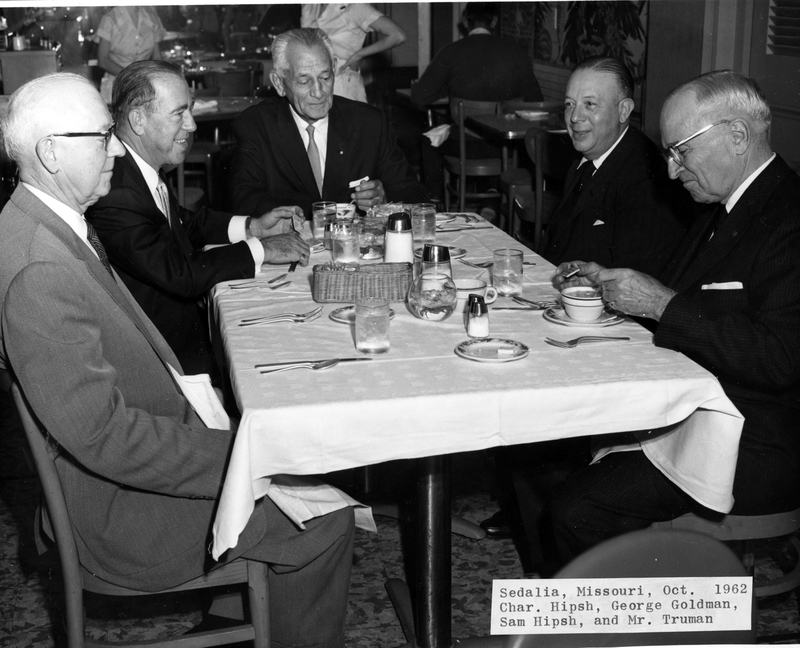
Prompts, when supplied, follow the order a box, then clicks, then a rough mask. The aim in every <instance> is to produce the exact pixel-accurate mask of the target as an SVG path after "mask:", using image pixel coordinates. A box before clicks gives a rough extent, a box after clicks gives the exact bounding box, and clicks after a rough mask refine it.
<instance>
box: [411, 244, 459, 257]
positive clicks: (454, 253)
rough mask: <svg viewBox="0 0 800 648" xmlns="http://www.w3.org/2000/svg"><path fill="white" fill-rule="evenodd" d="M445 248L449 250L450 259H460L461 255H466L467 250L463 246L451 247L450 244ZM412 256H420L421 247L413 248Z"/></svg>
mask: <svg viewBox="0 0 800 648" xmlns="http://www.w3.org/2000/svg"><path fill="white" fill-rule="evenodd" d="M447 249H448V250H450V259H451V260H452V259H460V258H461V257H464V256H467V251H466V250H465V249H464V248H457V247H453V246H452V245H448V246H447ZM414 256H415V257H417V258H422V248H417V249H416V250H414Z"/></svg>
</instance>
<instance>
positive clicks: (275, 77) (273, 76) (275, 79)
mask: <svg viewBox="0 0 800 648" xmlns="http://www.w3.org/2000/svg"><path fill="white" fill-rule="evenodd" d="M269 80H270V81H272V87H273V88H275V92H277V93H278V95H280V96H281V97H285V96H286V90H284V89H283V77H282V76H281V75H280V74H278V73H277V72H276V71H275V70H271V71H270V73H269Z"/></svg>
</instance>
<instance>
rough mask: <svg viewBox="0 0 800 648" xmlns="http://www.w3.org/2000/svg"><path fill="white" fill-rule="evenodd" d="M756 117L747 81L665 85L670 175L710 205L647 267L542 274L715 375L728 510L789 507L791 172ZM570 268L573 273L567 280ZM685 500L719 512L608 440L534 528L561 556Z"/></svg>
mask: <svg viewBox="0 0 800 648" xmlns="http://www.w3.org/2000/svg"><path fill="white" fill-rule="evenodd" d="M770 123H771V116H770V108H769V105H768V104H767V102H766V99H765V98H764V95H763V94H762V93H761V90H760V89H759V87H758V85H757V84H756V83H755V81H753V80H752V79H748V78H746V77H744V76H742V75H740V74H736V73H735V72H731V71H730V70H722V71H717V72H709V73H707V74H703V75H701V76H699V77H697V78H695V79H692V80H690V81H687V82H686V83H684V84H683V85H681V86H679V87H678V88H676V89H675V90H673V91H672V92H671V93H670V94H669V95H668V96H667V99H666V102H665V103H664V107H663V108H662V110H661V139H662V142H663V146H664V147H665V149H664V153H665V155H666V157H667V164H668V166H669V174H670V177H671V178H673V179H676V180H679V181H680V182H681V184H682V185H683V187H684V188H685V189H686V190H687V192H688V193H689V194H690V195H691V197H692V198H693V199H694V201H695V202H697V203H703V204H707V205H712V206H713V207H711V208H708V209H707V210H706V212H705V213H704V214H703V215H701V216H700V217H698V219H697V220H696V222H695V223H694V224H693V225H692V227H691V229H690V230H689V232H688V233H687V235H686V237H685V238H684V239H683V241H682V242H681V244H680V246H679V247H678V250H677V251H676V253H675V255H674V256H673V257H672V259H671V260H670V262H669V264H668V265H667V267H666V268H665V269H664V271H663V272H661V273H660V274H659V275H658V278H655V277H653V276H650V275H648V274H645V273H643V272H638V271H636V270H633V269H630V268H603V267H602V266H601V265H599V264H597V263H584V262H567V263H563V264H562V265H560V266H559V268H558V271H557V274H556V275H555V277H554V279H553V284H554V286H556V287H561V286H563V285H565V283H573V284H579V285H592V286H600V287H602V289H603V299H604V300H605V301H606V302H607V303H608V305H609V306H610V307H611V308H613V309H616V310H618V311H620V312H622V313H626V314H629V315H636V316H638V317H642V318H646V319H648V320H650V321H651V322H652V323H653V324H654V326H655V333H654V336H653V342H654V344H655V345H656V346H658V347H662V348H666V349H673V350H675V351H677V352H679V353H683V354H684V355H686V356H687V357H689V358H691V359H692V360H694V361H695V362H697V363H698V364H699V365H701V366H702V367H704V368H706V369H707V370H708V371H709V372H711V373H712V374H713V375H714V376H716V377H717V378H718V379H719V381H720V383H721V385H722V387H723V389H724V390H725V394H726V395H727V396H728V398H730V400H731V401H732V402H733V404H734V405H735V406H736V408H737V409H738V410H739V412H741V414H742V415H743V416H744V427H743V429H742V435H741V439H740V441H739V453H738V459H737V463H736V472H735V474H734V479H733V499H734V503H733V508H732V509H731V511H730V512H731V513H732V514H734V515H767V514H772V513H781V512H785V511H791V510H793V509H795V508H797V507H798V506H800V435H798V434H797V417H798V411H800V178H798V176H797V174H796V173H795V172H794V171H792V169H791V168H790V167H789V166H788V165H787V164H786V162H785V161H784V160H783V159H782V158H781V157H780V156H779V155H777V154H775V153H774V152H773V151H772V148H771V146H770V142H769V135H770ZM572 268H579V269H580V271H579V276H578V278H576V279H575V278H574V279H572V280H570V281H569V282H567V280H566V278H565V276H564V275H565V274H566V273H568V272H569V271H570V269H572ZM698 432H700V431H699V430H698ZM653 433H657V431H655V432H653ZM651 434H652V433H651ZM600 457H602V458H600ZM687 512H694V513H696V514H698V515H701V516H707V517H712V519H718V518H719V513H716V514H714V512H713V511H709V510H708V509H706V508H705V507H704V506H702V505H701V504H700V503H699V502H698V501H695V500H694V499H693V498H692V497H690V496H689V495H688V494H687V493H685V492H684V491H683V490H681V489H680V488H678V487H677V486H676V485H675V484H674V483H673V482H672V481H671V480H670V478H669V477H667V476H666V475H665V474H662V472H661V471H659V470H658V469H657V468H656V467H655V466H654V465H653V464H652V463H651V462H650V461H649V460H648V458H647V455H646V454H645V453H644V452H643V451H641V449H639V450H638V451H631V452H611V453H610V454H605V455H597V456H596V460H595V461H594V463H592V464H591V465H589V466H586V467H585V468H583V469H582V470H581V471H579V472H577V473H574V474H573V475H571V476H570V478H569V479H568V480H567V481H566V482H564V483H563V484H562V485H561V486H559V487H557V489H556V492H555V494H554V495H553V497H552V500H551V502H550V519H549V521H548V523H546V524H545V525H543V527H542V530H543V531H544V532H546V531H547V530H548V529H552V531H553V535H554V537H555V543H556V547H557V549H558V557H559V559H560V561H561V562H562V563H563V562H566V561H568V560H570V559H571V558H572V557H573V556H575V555H577V554H579V553H581V552H582V551H584V550H586V549H588V548H589V547H591V546H593V545H595V544H597V543H599V542H602V541H603V540H605V539H607V538H610V537H612V536H615V535H619V534H621V533H625V532H628V531H634V530H636V529H641V528H645V527H648V526H649V525H650V524H651V523H652V522H656V521H666V520H671V519H673V518H676V517H678V516H680V515H682V514H684V513H687Z"/></svg>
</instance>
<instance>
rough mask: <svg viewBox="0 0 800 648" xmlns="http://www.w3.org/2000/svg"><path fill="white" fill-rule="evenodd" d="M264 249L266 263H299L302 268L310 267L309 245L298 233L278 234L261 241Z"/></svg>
mask: <svg viewBox="0 0 800 648" xmlns="http://www.w3.org/2000/svg"><path fill="white" fill-rule="evenodd" d="M261 245H262V246H263V247H264V263H276V264H278V263H291V262H292V261H297V262H298V263H299V264H300V265H301V266H307V265H308V258H309V256H310V255H311V252H310V250H309V248H308V244H307V243H306V242H305V241H303V239H302V238H300V235H299V234H297V233H296V232H289V233H288V234H276V235H275V236H268V237H267V238H265V239H262V240H261Z"/></svg>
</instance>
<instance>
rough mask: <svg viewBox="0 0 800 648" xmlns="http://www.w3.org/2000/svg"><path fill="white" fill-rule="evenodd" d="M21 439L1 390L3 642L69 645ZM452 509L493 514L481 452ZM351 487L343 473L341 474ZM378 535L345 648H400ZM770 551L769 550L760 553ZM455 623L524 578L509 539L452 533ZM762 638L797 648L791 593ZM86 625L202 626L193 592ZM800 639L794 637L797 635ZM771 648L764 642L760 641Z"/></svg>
mask: <svg viewBox="0 0 800 648" xmlns="http://www.w3.org/2000/svg"><path fill="white" fill-rule="evenodd" d="M23 442H24V439H23V437H22V432H21V429H20V427H19V422H18V419H17V417H16V412H15V410H14V407H13V403H12V402H11V399H10V397H9V395H8V394H6V393H2V392H0V646H4V647H11V646H14V647H17V646H19V647H28V646H30V647H35V648H49V647H51V646H63V645H66V644H65V639H64V633H63V629H62V624H61V608H62V605H63V596H62V591H61V589H62V586H61V577H60V569H59V561H58V556H57V554H56V552H55V551H50V552H48V553H47V554H45V555H44V556H38V555H37V554H36V551H35V548H34V546H33V533H32V529H33V513H34V510H35V507H36V503H37V501H38V484H37V481H36V479H35V477H34V476H33V475H32V473H31V471H30V470H29V468H28V467H27V464H26V462H25V459H24V457H23V454H22V451H21V447H22V443H23ZM377 472H379V473H380V475H381V477H382V484H383V486H384V487H386V486H388V489H387V490H391V491H393V492H398V493H402V492H407V491H408V490H409V489H408V486H409V485H410V484H409V480H413V473H412V472H411V471H410V464H405V462H397V463H395V464H393V465H391V466H384V467H382V469H381V470H380V471H377ZM452 475H453V478H452V486H451V488H452V495H453V509H454V512H455V513H457V514H459V515H461V516H462V517H464V518H466V519H467V520H470V521H473V522H479V521H480V520H482V519H484V518H485V517H487V516H488V515H489V514H491V513H492V512H494V503H493V502H491V500H490V498H489V496H488V494H487V493H488V491H489V484H490V482H491V479H490V475H491V462H490V460H489V459H488V458H487V456H486V455H485V454H483V453H473V454H468V455H458V456H456V457H454V458H453V460H452ZM339 477H340V479H342V480H344V481H347V479H348V475H341V476H339ZM376 520H377V523H378V528H379V532H378V534H369V533H366V532H363V531H357V536H356V548H355V555H354V558H353V575H352V580H351V586H350V596H349V612H348V619H347V645H348V648H377V647H386V648H392V647H395V646H401V645H402V644H404V643H405V637H404V635H403V633H402V631H401V628H400V624H399V622H398V620H397V616H396V614H395V612H394V610H393V608H392V606H391V603H390V601H389V597H388V595H387V593H386V590H385V589H384V583H385V582H386V580H387V579H388V578H395V577H396V578H405V573H406V567H407V564H408V559H409V556H410V552H409V551H408V550H407V548H408V546H409V545H410V539H409V533H410V532H409V529H408V527H409V525H408V524H400V523H399V522H398V521H396V520H392V519H389V518H383V517H379V518H376ZM781 547H782V545H777V544H776V545H775V546H774V547H772V548H771V549H772V552H771V553H772V556H771V557H768V558H765V559H762V560H760V562H759V564H758V566H757V570H758V571H757V576H761V575H762V574H763V573H765V572H766V571H768V570H771V569H774V568H775V563H776V562H781V561H782V558H783V557H782V556H780V555H778V554H779V552H780V550H781ZM767 549H770V547H767ZM764 553H765V554H767V555H769V554H770V552H769V551H766V552H764ZM452 570H453V577H452V583H453V586H452V589H453V597H452V611H453V612H452V627H453V636H454V637H456V638H463V637H468V636H476V635H487V634H488V633H489V601H490V592H491V582H492V579H494V578H522V577H523V576H524V573H523V569H522V566H521V563H520V560H519V555H518V553H517V550H516V548H515V546H514V543H513V541H512V540H482V541H474V540H469V539H466V538H464V537H461V536H457V535H453V536H452ZM759 606H760V614H759V629H758V631H759V637H760V638H761V637H766V636H767V635H782V636H783V638H782V639H779V640H780V641H781V642H791V643H796V641H795V637H792V636H789V637H786V635H791V634H794V633H800V618H798V612H797V603H796V597H795V594H794V593H792V594H789V595H783V596H780V597H773V598H772V599H768V600H765V601H761V602H760V603H759ZM87 616H88V620H87V626H88V627H89V628H90V632H91V633H92V635H94V636H96V637H102V636H106V635H107V636H108V637H109V638H112V639H122V638H131V639H133V638H154V637H156V636H162V635H165V634H170V633H172V634H175V633H181V632H185V631H186V630H188V629H189V628H191V627H192V626H193V625H194V624H196V623H198V622H199V621H200V618H201V615H200V600H199V598H198V596H197V595H196V594H189V595H182V596H170V597H167V596H160V597H146V598H142V599H114V600H113V602H111V603H109V602H108V599H105V598H100V597H95V596H92V595H87ZM797 636H800V635H797ZM763 640H765V641H767V642H769V641H771V640H770V639H763Z"/></svg>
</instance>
